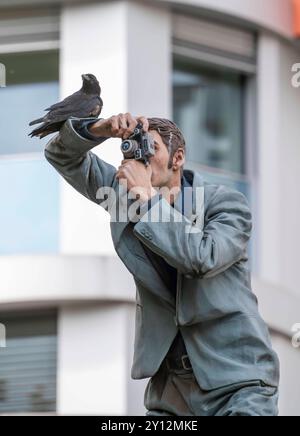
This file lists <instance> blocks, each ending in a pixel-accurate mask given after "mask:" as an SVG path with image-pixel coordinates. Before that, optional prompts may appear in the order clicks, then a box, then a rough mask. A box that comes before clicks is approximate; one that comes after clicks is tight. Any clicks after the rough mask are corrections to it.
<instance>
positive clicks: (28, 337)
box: [0, 311, 57, 413]
mask: <svg viewBox="0 0 300 436" xmlns="http://www.w3.org/2000/svg"><path fill="white" fill-rule="evenodd" d="M0 322H1V323H2V324H3V325H5V328H6V348H0V413H24V412H54V411H55V410H56V371H57V370H56V368H57V363H56V360H57V350H56V348H57V320H56V312H50V311H47V312H39V313H30V314H29V313H28V314H24V313H19V314H16V313H15V314H6V313H2V314H1V313H0Z"/></svg>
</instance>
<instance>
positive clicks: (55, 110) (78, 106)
mask: <svg viewBox="0 0 300 436" xmlns="http://www.w3.org/2000/svg"><path fill="white" fill-rule="evenodd" d="M81 77H82V82H83V83H82V88H81V89H80V90H79V91H77V92H75V93H74V94H72V95H70V96H69V97H67V98H65V99H64V100H62V101H61V102H59V103H56V104H54V105H52V106H50V107H48V108H47V109H45V110H46V111H49V112H48V114H47V115H45V116H44V117H42V118H39V119H37V120H34V121H31V123H29V125H30V126H33V125H34V124H39V123H43V124H42V125H41V126H40V127H37V128H36V129H34V130H33V131H32V132H31V133H29V135H28V136H31V137H33V136H38V137H40V138H43V137H44V136H47V135H49V134H51V133H54V132H58V131H59V130H60V128H61V127H62V125H63V124H64V122H65V121H66V120H67V119H68V118H69V117H77V118H89V117H95V118H97V117H99V115H100V113H101V110H102V106H103V101H102V99H101V97H100V94H101V88H100V85H99V82H98V80H97V79H96V77H95V76H94V75H93V74H83V75H82V76H81Z"/></svg>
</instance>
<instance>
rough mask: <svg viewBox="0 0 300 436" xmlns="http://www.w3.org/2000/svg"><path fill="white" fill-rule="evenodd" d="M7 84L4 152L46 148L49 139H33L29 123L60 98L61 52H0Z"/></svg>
mask: <svg viewBox="0 0 300 436" xmlns="http://www.w3.org/2000/svg"><path fill="white" fill-rule="evenodd" d="M0 63H2V64H4V65H5V67H6V85H7V86H6V88H0V102H1V105H0V129H1V144H0V154H13V153H26V152H36V151H38V152H39V151H40V152H41V151H43V148H44V147H43V146H44V144H45V143H46V142H47V140H49V138H48V139H47V138H46V139H44V140H42V141H41V140H39V139H36V138H35V139H31V138H29V137H28V133H29V132H30V131H31V130H32V128H31V127H29V126H28V123H29V122H30V121H32V120H33V119H36V118H39V117H41V116H42V115H43V112H44V109H45V108H46V107H48V106H49V105H51V104H53V103H55V102H57V101H58V98H59V86H58V53H57V52H48V53H21V54H9V55H0Z"/></svg>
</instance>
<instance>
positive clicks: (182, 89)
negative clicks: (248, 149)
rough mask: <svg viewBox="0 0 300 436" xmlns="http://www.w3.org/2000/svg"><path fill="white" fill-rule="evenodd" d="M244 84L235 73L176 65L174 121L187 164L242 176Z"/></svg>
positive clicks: (182, 64) (243, 166)
mask: <svg viewBox="0 0 300 436" xmlns="http://www.w3.org/2000/svg"><path fill="white" fill-rule="evenodd" d="M243 81H244V78H243V76H242V75H241V74H238V73H228V72H224V71H222V70H219V71H218V70H217V69H209V68H207V67H202V68H201V67H199V66H198V67H193V66H190V65H187V64H184V63H178V62H177V63H176V64H175V67H174V76H173V86H174V114H173V115H174V120H175V122H176V123H177V124H178V125H179V126H180V127H181V128H182V130H183V133H184V135H185V138H186V142H187V156H186V157H187V161H191V162H195V163H199V164H202V165H205V166H207V167H212V168H219V169H222V170H225V171H228V172H232V173H237V174H244V173H245V164H244V150H243V145H244V141H243V97H244V95H243Z"/></svg>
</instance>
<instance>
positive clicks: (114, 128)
mask: <svg viewBox="0 0 300 436" xmlns="http://www.w3.org/2000/svg"><path fill="white" fill-rule="evenodd" d="M110 125H111V133H112V135H117V134H118V132H119V123H118V118H117V117H116V116H113V117H111V119H110Z"/></svg>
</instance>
